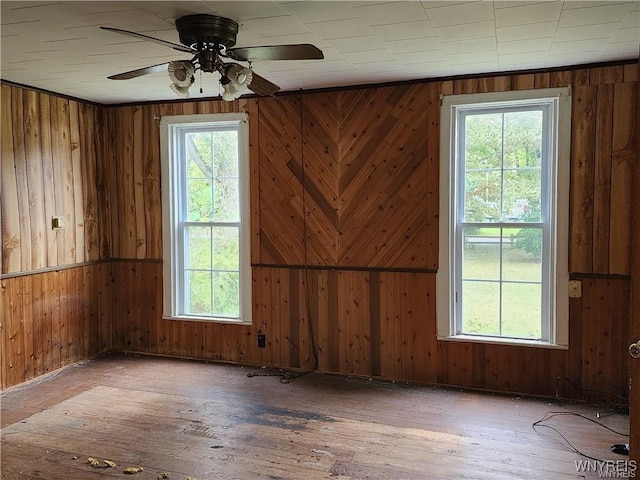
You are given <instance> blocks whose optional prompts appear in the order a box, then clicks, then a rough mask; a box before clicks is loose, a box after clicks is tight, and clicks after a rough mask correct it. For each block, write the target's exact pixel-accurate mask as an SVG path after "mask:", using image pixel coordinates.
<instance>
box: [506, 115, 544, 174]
mask: <svg viewBox="0 0 640 480" xmlns="http://www.w3.org/2000/svg"><path fill="white" fill-rule="evenodd" d="M541 161H542V111H541V110H534V111H531V110H530V111H526V112H507V113H505V114H504V168H525V167H539V166H540V165H541Z"/></svg>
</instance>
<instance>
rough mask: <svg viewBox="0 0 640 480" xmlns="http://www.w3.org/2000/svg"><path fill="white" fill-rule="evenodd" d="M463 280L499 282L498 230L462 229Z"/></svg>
mask: <svg viewBox="0 0 640 480" xmlns="http://www.w3.org/2000/svg"><path fill="white" fill-rule="evenodd" d="M463 235H464V243H463V250H462V253H463V260H462V278H463V280H500V229H499V228H469V227H467V228H464V229H463Z"/></svg>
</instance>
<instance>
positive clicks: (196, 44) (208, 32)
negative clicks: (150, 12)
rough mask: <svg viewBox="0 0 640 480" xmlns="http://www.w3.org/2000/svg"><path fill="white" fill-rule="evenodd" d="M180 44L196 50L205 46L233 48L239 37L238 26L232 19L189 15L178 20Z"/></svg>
mask: <svg viewBox="0 0 640 480" xmlns="http://www.w3.org/2000/svg"><path fill="white" fill-rule="evenodd" d="M176 28H177V30H178V36H179V37H180V43H182V44H183V45H186V46H188V47H191V48H195V49H196V50H200V49H201V48H202V47H203V46H206V47H210V46H211V45H224V46H225V47H233V46H234V45H235V44H236V37H237V35H238V24H237V23H236V22H235V21H233V20H231V19H230V18H225V17H218V16H216V15H206V14H198V15H187V16H186V17H181V18H178V19H177V20H176Z"/></svg>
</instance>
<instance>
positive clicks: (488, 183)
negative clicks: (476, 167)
mask: <svg viewBox="0 0 640 480" xmlns="http://www.w3.org/2000/svg"><path fill="white" fill-rule="evenodd" d="M501 183H502V171H500V170H498V171H495V170H480V171H467V172H465V177H464V188H465V195H464V221H465V222H493V221H498V220H500V197H501V194H500V188H501Z"/></svg>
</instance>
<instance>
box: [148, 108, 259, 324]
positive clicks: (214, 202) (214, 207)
mask: <svg viewBox="0 0 640 480" xmlns="http://www.w3.org/2000/svg"><path fill="white" fill-rule="evenodd" d="M247 122H248V120H247V118H246V115H244V114H220V115H185V116H175V117H163V118H162V120H161V122H160V132H161V147H162V152H161V154H162V211H163V254H164V262H163V263H164V266H163V276H164V317H165V318H177V319H182V320H216V321H223V322H237V323H250V322H251V264H250V250H249V242H250V236H249V155H248V135H247V130H248V129H247Z"/></svg>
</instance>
